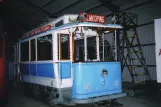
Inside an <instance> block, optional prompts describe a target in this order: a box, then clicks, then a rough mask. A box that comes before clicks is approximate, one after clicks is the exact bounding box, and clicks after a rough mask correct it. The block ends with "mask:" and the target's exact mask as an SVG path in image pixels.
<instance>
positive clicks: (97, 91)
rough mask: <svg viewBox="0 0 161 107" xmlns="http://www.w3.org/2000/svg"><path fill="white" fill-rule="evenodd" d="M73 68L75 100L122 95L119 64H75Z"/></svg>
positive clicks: (73, 93)
mask: <svg viewBox="0 0 161 107" xmlns="http://www.w3.org/2000/svg"><path fill="white" fill-rule="evenodd" d="M73 68H74V83H73V87H72V98H73V99H80V100H81V99H87V98H92V97H100V96H106V95H112V94H117V93H122V80H121V65H120V63H119V62H91V63H75V64H73ZM104 72H105V74H104Z"/></svg>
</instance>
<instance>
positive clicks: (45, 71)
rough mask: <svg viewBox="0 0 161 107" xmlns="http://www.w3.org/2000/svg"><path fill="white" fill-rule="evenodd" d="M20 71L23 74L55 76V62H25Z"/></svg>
mask: <svg viewBox="0 0 161 107" xmlns="http://www.w3.org/2000/svg"><path fill="white" fill-rule="evenodd" d="M20 71H21V73H22V74H23V75H31V76H39V77H48V78H55V75H54V64H53V63H30V64H29V63H23V64H20Z"/></svg>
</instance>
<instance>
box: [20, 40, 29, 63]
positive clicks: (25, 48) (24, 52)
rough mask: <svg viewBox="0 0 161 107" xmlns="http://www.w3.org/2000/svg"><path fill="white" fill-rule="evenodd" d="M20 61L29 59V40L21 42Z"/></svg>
mask: <svg viewBox="0 0 161 107" xmlns="http://www.w3.org/2000/svg"><path fill="white" fill-rule="evenodd" d="M21 61H29V41H26V42H23V43H21Z"/></svg>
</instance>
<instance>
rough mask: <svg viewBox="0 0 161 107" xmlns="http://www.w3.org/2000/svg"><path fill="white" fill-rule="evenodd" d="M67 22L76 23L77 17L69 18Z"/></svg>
mask: <svg viewBox="0 0 161 107" xmlns="http://www.w3.org/2000/svg"><path fill="white" fill-rule="evenodd" d="M69 21H70V22H76V21H77V17H75V16H70V17H69Z"/></svg>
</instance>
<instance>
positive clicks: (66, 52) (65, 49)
mask: <svg viewBox="0 0 161 107" xmlns="http://www.w3.org/2000/svg"><path fill="white" fill-rule="evenodd" d="M59 43H60V59H64V60H68V59H70V48H69V46H70V41H69V34H60V39H59Z"/></svg>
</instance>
